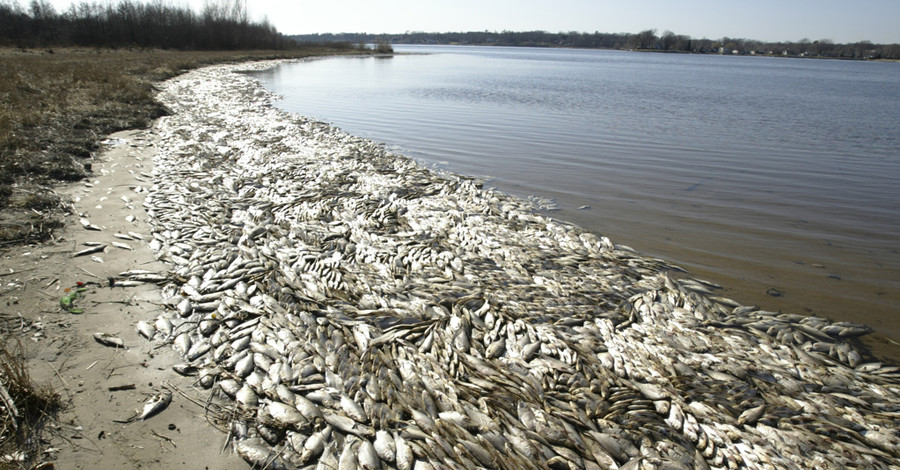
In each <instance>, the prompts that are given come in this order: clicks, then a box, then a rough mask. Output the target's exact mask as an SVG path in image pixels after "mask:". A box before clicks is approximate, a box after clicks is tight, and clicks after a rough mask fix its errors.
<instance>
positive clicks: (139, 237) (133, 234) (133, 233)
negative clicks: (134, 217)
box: [128, 232, 144, 240]
mask: <svg viewBox="0 0 900 470" xmlns="http://www.w3.org/2000/svg"><path fill="white" fill-rule="evenodd" d="M128 236H130V237H131V238H133V239H135V240H143V239H144V236H143V235H141V234H139V233H137V232H128Z"/></svg>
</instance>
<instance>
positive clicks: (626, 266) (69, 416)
mask: <svg viewBox="0 0 900 470" xmlns="http://www.w3.org/2000/svg"><path fill="white" fill-rule="evenodd" d="M272 65H274V63H272V62H268V63H257V64H245V65H242V66H215V67H209V68H205V69H201V70H198V71H194V72H190V73H188V74H185V75H183V76H181V77H179V78H176V79H173V80H170V81H168V82H165V83H163V84H161V89H162V91H161V92H160V99H161V100H162V101H163V102H164V103H165V104H166V105H167V106H169V107H170V108H171V109H172V115H171V116H168V117H164V118H162V119H160V120H159V121H158V122H157V123H156V125H155V126H154V127H153V128H151V129H150V130H146V131H130V132H123V133H119V134H115V135H112V136H109V138H108V139H107V140H106V142H107V143H106V146H105V148H104V151H103V152H101V153H100V154H98V155H97V156H96V157H95V160H94V162H93V164H92V171H93V174H92V176H91V177H90V178H89V179H88V180H87V181H85V182H82V183H78V184H73V185H70V186H68V187H64V188H60V189H59V191H60V192H61V193H64V194H66V195H68V196H69V197H71V198H72V201H73V213H72V215H71V216H70V217H69V219H68V221H67V222H68V223H67V225H66V228H65V230H63V231H61V232H59V233H58V234H57V237H56V238H55V240H54V241H53V242H52V243H47V244H44V245H40V246H26V247H19V248H16V249H11V250H7V251H6V252H4V253H3V255H2V260H0V274H2V276H3V277H2V281H3V287H2V299H3V300H4V304H3V305H4V306H5V307H4V310H3V312H4V314H5V315H4V320H6V325H7V329H9V330H11V331H12V332H13V333H14V334H15V335H16V336H17V337H19V338H20V341H21V342H22V344H23V347H24V348H25V349H26V352H27V357H28V358H29V361H28V365H29V368H30V370H31V373H32V376H33V378H34V379H35V380H36V381H40V382H46V383H49V384H50V385H51V386H52V387H53V388H54V389H56V390H57V391H58V392H59V393H60V395H61V396H62V399H63V401H64V402H65V403H66V405H67V406H66V408H65V409H64V410H63V412H62V413H61V415H60V419H59V421H58V423H56V424H52V425H51V427H50V428H49V429H47V431H46V432H45V438H46V439H47V443H46V445H45V446H44V449H45V451H46V453H47V454H46V455H45V456H42V457H41V458H40V459H37V460H40V461H51V462H53V463H54V465H55V466H56V467H58V468H61V469H67V468H116V467H119V468H176V467H182V468H222V469H232V468H233V469H238V468H247V463H246V462H245V461H244V460H247V461H250V462H254V463H256V464H258V465H260V466H269V468H298V467H302V466H304V465H310V464H313V463H315V462H316V461H318V462H321V463H323V465H332V466H334V467H335V468H336V466H337V465H338V463H339V462H343V464H342V465H346V467H342V468H357V467H359V468H364V467H363V465H362V464H363V462H370V463H371V462H375V463H371V464H369V463H367V465H369V466H370V468H376V467H375V465H376V464H377V466H379V467H388V468H391V467H393V466H396V467H397V468H412V466H413V463H414V462H415V463H416V464H417V465H419V467H416V468H439V467H440V464H441V463H444V464H446V465H448V468H452V467H454V466H455V468H472V467H475V466H477V467H499V468H544V467H548V466H549V467H551V468H603V467H613V468H614V467H620V466H625V465H629V464H630V465H632V467H631V468H657V467H658V466H660V465H663V464H666V463H670V464H673V465H674V464H676V463H677V464H679V465H683V466H691V465H694V464H696V465H707V464H708V465H709V466H710V467H713V468H803V467H804V466H806V465H822V466H823V467H825V468H827V467H830V466H840V465H845V464H847V465H849V464H851V463H852V462H857V463H858V462H864V463H865V464H868V465H871V466H872V468H887V467H888V465H891V464H893V465H895V464H896V458H897V457H898V456H900V451H898V446H897V444H898V443H900V436H898V430H897V426H896V423H897V421H896V419H897V418H898V417H900V409H898V405H897V403H898V395H900V378H898V374H897V371H896V370H893V369H892V368H888V367H886V366H883V365H882V364H880V363H878V362H877V358H872V357H867V356H863V355H862V354H861V353H860V352H858V350H857V349H855V347H854V346H853V343H852V338H853V337H856V336H859V335H861V334H864V333H865V331H866V330H865V328H862V327H859V326H857V325H851V324H832V323H830V322H825V321H824V320H821V321H819V320H815V321H813V320H809V319H803V318H802V317H800V316H791V315H787V314H780V313H777V312H764V311H759V310H758V309H754V308H751V307H744V306H741V305H740V304H739V303H738V302H736V301H735V300H732V299H726V298H722V297H720V296H717V295H716V294H715V287H714V286H710V285H707V284H703V283H702V282H700V281H697V280H694V279H691V278H689V277H688V276H687V275H686V274H684V273H683V272H681V270H679V269H678V268H677V267H675V266H671V265H669V264H667V263H666V262H665V261H663V260H657V259H650V258H645V257H641V256H639V255H638V254H636V253H634V252H632V251H630V250H628V249H627V248H625V247H620V246H617V245H614V244H613V243H612V242H610V241H609V240H608V239H605V238H603V237H599V236H597V235H595V234H591V233H588V232H584V231H582V230H580V229H578V228H577V227H574V226H571V225H569V224H565V223H562V222H559V221H554V220H550V219H545V218H543V217H541V216H539V215H536V212H534V211H533V210H532V206H530V205H529V204H528V203H527V201H522V200H518V199H515V198H511V197H507V196H505V195H502V194H499V193H494V192H492V191H489V190H484V189H482V188H481V186H480V184H479V183H478V182H477V181H475V180H473V179H470V178H466V177H461V176H458V175H443V174H442V175H439V174H435V173H433V172H431V171H430V170H427V169H424V168H421V167H420V166H418V165H417V164H415V163H414V162H412V161H411V160H409V159H406V158H404V157H400V156H395V155H391V154H389V153H388V152H387V151H386V150H384V148H383V146H379V145H378V144H375V143H372V142H368V141H365V140H363V139H359V138H355V137H353V136H349V135H346V134H344V133H342V132H340V131H339V130H336V129H334V128H331V127H330V126H327V125H325V124H322V123H317V122H315V121H309V120H306V119H303V118H300V117H298V116H292V115H288V114H287V113H284V112H281V111H278V110H277V109H275V108H274V107H272V106H271V95H270V94H268V93H267V92H266V91H265V90H263V89H262V88H260V87H259V86H258V84H256V82H254V81H252V80H251V79H249V78H247V77H246V76H244V75H242V74H235V73H234V72H235V71H236V70H245V69H260V68H263V67H270V66H272ZM147 208H149V211H148V210H147ZM116 234H118V236H116ZM93 243H100V244H105V245H107V246H106V247H105V249H103V250H102V251H98V252H96V253H89V254H85V255H83V256H77V257H74V256H73V255H74V254H75V253H77V252H79V251H81V250H85V249H88V248H91V246H93V245H89V244H93ZM151 246H153V250H151V248H150V247H151ZM129 270H147V271H149V272H154V273H160V274H162V275H164V276H166V282H164V283H160V284H161V286H162V288H160V286H158V285H156V284H154V283H147V284H141V283H135V285H133V286H132V285H130V283H127V284H129V285H128V286H126V287H119V286H116V283H123V282H126V281H127V279H126V277H123V276H120V273H122V272H126V271H129ZM79 283H82V284H81V285H83V288H84V289H85V291H84V293H83V294H84V295H83V298H80V299H77V300H76V301H75V304H74V306H70V308H69V309H68V310H66V309H63V308H61V306H60V298H61V297H63V296H66V295H68V293H67V291H66V289H77V288H79V286H80V285H79ZM111 284H112V285H111ZM69 292H71V290H70V291H69ZM185 304H186V305H187V307H185V308H182V305H185ZM73 312H75V313H73ZM160 317H163V318H165V319H168V320H170V321H171V322H172V323H174V325H175V328H174V330H173V331H172V332H168V333H166V332H163V331H162V330H161V329H160V330H159V331H156V332H151V335H150V336H151V338H152V340H149V341H148V339H146V338H144V337H141V336H140V335H139V333H138V331H137V330H136V327H135V326H136V324H137V323H138V322H139V321H145V322H154V321H155V320H156V319H158V318H160ZM98 332H102V333H108V334H111V335H114V336H116V337H118V338H121V340H122V341H123V342H124V345H125V347H124V348H116V347H110V346H106V345H102V344H100V342H98V341H96V340H95V338H94V335H95V334H96V333H98ZM182 335H183V336H182ZM179 338H182V339H183V340H184V341H189V342H188V343H186V344H183V343H179ZM173 342H174V343H176V344H182V346H179V347H181V348H183V350H182V351H180V352H176V351H175V350H174V349H173V347H172V343H173ZM184 357H192V358H193V361H192V363H193V364H194V365H195V366H196V367H198V368H200V369H201V372H200V374H201V376H204V375H205V376H207V377H215V378H216V380H217V382H216V385H215V386H214V387H213V388H212V389H205V388H204V387H201V386H199V385H198V384H197V379H196V378H192V377H182V376H180V375H178V374H176V373H174V372H173V371H172V366H173V365H175V364H177V363H182V362H188V361H186V360H185V359H184ZM164 391H168V392H169V393H171V394H172V400H171V403H170V404H169V405H168V406H167V407H165V408H164V409H163V410H162V411H161V412H159V413H158V414H155V415H154V416H152V417H149V418H148V419H146V420H136V421H134V422H130V423H121V422H118V421H126V420H128V419H129V418H133V417H134V416H135V415H136V414H138V413H139V410H141V408H142V407H143V406H144V403H145V402H146V401H147V399H148V398H150V397H151V396H153V395H155V394H158V393H160V392H164ZM213 395H215V396H216V399H215V400H214V402H215V403H223V404H224V406H225V407H226V408H229V409H233V410H239V411H241V413H240V417H239V418H238V417H236V418H235V426H234V427H231V423H212V422H211V421H213V419H212V418H213V416H212V414H211V413H208V412H207V409H206V404H207V403H208V402H209V400H210V399H211V396H213ZM236 416H237V415H236ZM836 423H837V424H836ZM214 424H216V425H217V426H216V425H214ZM663 429H664V430H665V431H664V432H663V431H660V430H663ZM775 440H778V441H779V442H783V444H779V445H778V446H777V447H776V445H775V444H773V442H774V441H775ZM266 442H268V444H266ZM386 442H390V445H387V444H386ZM235 448H236V449H237V451H236V450H233V449H235ZM386 449H388V450H386ZM376 451H377V452H378V453H377V455H376V454H375V453H376ZM238 454H240V455H238ZM242 457H243V458H242ZM381 462H383V463H381ZM448 462H450V463H448ZM563 466H566V467H563ZM326 468H327V467H326Z"/></svg>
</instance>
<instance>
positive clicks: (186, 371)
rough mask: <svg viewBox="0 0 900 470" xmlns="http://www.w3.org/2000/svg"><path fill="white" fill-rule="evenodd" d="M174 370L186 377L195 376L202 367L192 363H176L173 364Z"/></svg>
mask: <svg viewBox="0 0 900 470" xmlns="http://www.w3.org/2000/svg"><path fill="white" fill-rule="evenodd" d="M172 370H174V371H175V372H177V373H178V374H179V375H183V376H185V377H193V376H195V375H198V374H199V373H200V369H198V368H197V367H196V366H192V365H190V364H175V365H174V366H172Z"/></svg>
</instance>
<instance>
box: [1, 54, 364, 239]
mask: <svg viewBox="0 0 900 470" xmlns="http://www.w3.org/2000/svg"><path fill="white" fill-rule="evenodd" d="M359 52H360V51H359V50H355V49H350V48H347V47H328V46H309V47H304V48H300V49H286V50H277V51H174V50H147V49H41V50H25V49H14V48H7V49H0V246H3V245H10V244H18V243H28V242H33V241H42V240H46V239H48V238H49V237H51V236H52V234H53V231H54V230H55V229H57V228H59V227H60V226H61V223H62V222H61V221H62V217H63V215H64V211H65V210H66V207H67V203H66V201H63V200H60V198H59V197H58V196H57V195H56V193H55V192H54V191H53V189H52V187H53V186H54V185H56V184H59V183H61V182H71V181H78V180H81V179H83V178H85V177H86V176H89V175H90V169H91V158H92V155H93V154H94V152H96V151H97V150H98V148H99V143H98V142H99V141H100V140H102V138H103V136H105V135H107V134H110V133H112V132H116V131H120V130H124V129H132V128H143V127H147V126H149V125H150V123H151V122H152V121H153V120H154V119H155V118H157V117H159V116H162V115H164V114H165V112H166V111H165V109H163V107H162V106H160V105H159V104H158V103H157V102H156V101H155V100H154V98H153V97H154V88H153V83H154V82H157V81H160V80H165V79H167V78H171V77H173V76H175V75H177V74H179V73H182V72H183V71H186V70H189V69H193V68H196V67H199V66H203V65H208V64H212V63H219V62H233V61H244V60H255V59H271V58H300V57H307V56H312V55H325V54H340V53H359Z"/></svg>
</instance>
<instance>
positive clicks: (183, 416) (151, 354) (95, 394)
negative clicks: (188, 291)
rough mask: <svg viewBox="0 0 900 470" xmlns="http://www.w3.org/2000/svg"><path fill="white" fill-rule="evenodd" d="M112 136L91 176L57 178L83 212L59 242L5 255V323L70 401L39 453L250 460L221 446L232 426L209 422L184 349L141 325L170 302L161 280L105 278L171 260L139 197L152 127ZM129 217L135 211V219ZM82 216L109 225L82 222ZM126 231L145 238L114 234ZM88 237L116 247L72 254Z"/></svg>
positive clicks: (73, 465) (114, 460) (111, 464)
mask: <svg viewBox="0 0 900 470" xmlns="http://www.w3.org/2000/svg"><path fill="white" fill-rule="evenodd" d="M107 142H109V143H108V144H107V145H106V146H105V149H104V150H103V151H102V152H101V153H100V154H98V155H97V156H96V157H95V159H94V161H93V175H92V176H91V178H90V179H89V180H87V181H85V182H83V183H77V184H72V185H68V186H66V187H62V188H58V191H59V192H60V193H61V194H65V195H67V196H69V197H71V198H72V200H73V201H74V203H73V210H74V212H75V213H74V214H72V215H71V216H70V217H69V220H68V223H67V225H66V229H65V230H64V231H62V232H60V233H58V235H57V237H56V239H55V242H54V243H48V244H44V245H40V246H23V247H18V248H14V249H10V250H6V251H5V252H4V253H3V256H2V261H0V263H2V271H0V272H2V273H3V290H2V299H3V305H4V314H5V315H4V319H5V320H6V326H7V328H8V329H10V330H11V331H12V332H13V333H14V334H15V335H16V336H17V337H18V338H19V340H20V341H21V343H22V346H23V348H24V349H25V352H26V355H27V357H28V358H29V361H28V366H29V368H30V372H31V375H32V378H33V379H34V380H35V381H36V382H38V383H49V384H50V386H52V387H53V388H54V389H55V390H57V391H58V393H59V394H60V395H61V396H62V399H63V402H64V404H65V405H64V406H65V408H64V410H63V411H62V413H61V414H60V416H59V421H58V423H56V424H52V423H51V424H50V427H49V428H48V429H47V430H46V431H45V432H44V438H45V439H48V440H49V442H48V443H46V444H45V445H44V446H43V447H44V449H45V451H46V454H45V455H44V456H42V457H41V458H40V459H38V460H44V461H53V462H55V465H56V468H60V469H79V468H82V469H88V468H179V467H180V468H223V469H224V468H235V469H236V468H246V465H245V464H244V463H243V462H242V461H241V460H240V459H235V458H234V457H233V456H232V455H229V454H230V452H225V453H223V452H221V450H222V448H223V444H224V442H225V434H223V433H220V432H218V431H216V430H215V429H213V428H212V427H211V426H210V424H209V423H207V420H206V417H205V413H204V406H203V404H204V403H205V401H206V395H202V394H199V393H197V392H196V391H194V390H193V388H192V387H191V384H192V382H193V381H192V380H189V379H186V378H183V377H181V376H178V375H177V374H173V373H172V372H171V366H172V365H173V364H174V363H175V362H176V361H177V359H178V358H177V355H176V354H175V352H174V351H172V349H171V348H170V347H168V346H163V347H160V344H154V343H149V342H148V341H147V340H146V339H145V338H143V337H140V336H139V335H138V333H137V331H136V329H135V324H136V323H137V322H138V321H139V320H152V319H153V318H154V317H156V316H158V315H160V314H161V313H163V312H164V310H165V308H166V307H165V306H164V304H163V301H162V298H161V296H160V291H159V288H158V287H157V286H156V285H154V284H147V285H144V286H140V287H110V282H109V279H108V278H110V277H117V276H118V274H119V273H120V272H123V271H127V270H129V269H146V270H155V271H163V272H164V271H165V270H166V266H165V265H163V264H162V263H160V262H158V261H157V260H156V259H155V257H154V256H153V253H152V252H151V251H150V249H148V248H147V242H148V241H149V239H150V238H151V237H150V229H149V225H148V224H147V215H146V211H145V210H144V209H143V207H142V206H141V202H142V201H143V191H145V188H147V187H148V185H150V184H152V183H151V177H150V171H151V169H152V165H153V163H152V162H153V160H152V159H153V152H154V146H153V135H152V131H128V132H121V133H117V134H114V135H111V136H109V137H108V140H107ZM126 200H127V202H126ZM130 216H133V217H134V220H133V221H128V220H126V218H129V217H130ZM81 219H87V220H89V221H90V223H91V224H93V225H95V226H97V227H99V228H100V229H101V230H99V231H95V230H88V229H86V228H84V227H83V226H82V225H81V223H80V220H81ZM129 232H132V233H136V234H139V235H141V236H143V237H144V240H141V239H133V240H124V239H120V238H116V237H114V236H113V234H116V233H118V234H127V233H129ZM90 242H100V243H103V244H105V245H107V248H106V249H105V251H104V252H98V253H94V254H91V255H84V256H79V257H73V254H74V253H76V252H78V251H81V250H83V249H86V248H88V246H86V245H85V243H90ZM113 242H116V243H122V244H123V246H124V245H128V246H130V247H131V248H132V249H131V250H129V249H125V248H118V247H115V246H113ZM100 260H102V262H100ZM79 282H80V283H84V285H85V287H86V292H84V298H82V299H79V300H77V301H76V305H77V308H80V309H82V310H83V311H84V312H83V313H79V314H73V313H69V312H68V311H66V310H64V309H62V308H61V307H60V298H61V297H63V296H65V295H67V293H66V290H67V289H76V288H77V283H79ZM97 332H105V333H110V334H113V335H116V336H118V337H120V338H121V339H122V340H124V342H125V346H126V347H125V348H124V349H118V348H112V347H107V346H103V345H101V344H100V343H98V342H97V341H95V340H94V338H93V335H94V333H97ZM164 389H169V390H172V391H174V398H173V400H172V404H171V406H169V407H168V408H167V409H166V410H164V411H163V412H162V413H160V414H159V415H157V416H154V417H153V418H152V419H148V420H146V421H139V422H134V423H128V424H123V423H117V422H116V420H125V419H127V418H129V417H131V416H133V415H134V414H135V412H136V410H138V409H140V408H141V407H142V406H143V404H144V402H145V401H146V400H147V399H148V398H149V397H150V396H152V395H153V394H155V393H158V392H159V391H161V390H164ZM182 392H183V393H185V394H186V395H182V394H181V393H182ZM57 426H58V427H57Z"/></svg>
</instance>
